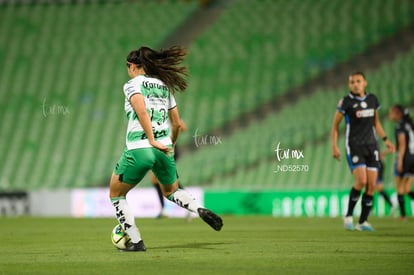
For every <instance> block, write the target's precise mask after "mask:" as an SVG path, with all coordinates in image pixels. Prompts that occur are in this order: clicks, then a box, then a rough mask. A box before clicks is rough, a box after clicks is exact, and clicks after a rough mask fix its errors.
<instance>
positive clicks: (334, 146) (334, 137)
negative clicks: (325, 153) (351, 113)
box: [331, 111, 344, 160]
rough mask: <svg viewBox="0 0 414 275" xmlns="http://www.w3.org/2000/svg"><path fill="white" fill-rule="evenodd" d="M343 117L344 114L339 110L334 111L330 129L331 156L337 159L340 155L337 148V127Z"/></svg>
mask: <svg viewBox="0 0 414 275" xmlns="http://www.w3.org/2000/svg"><path fill="white" fill-rule="evenodd" d="M343 117H344V115H343V114H342V113H341V112H339V111H336V112H335V115H334V118H333V123H332V130H331V143H332V156H333V157H334V158H335V159H337V160H339V159H340V157H341V153H340V151H339V148H338V129H339V124H340V123H341V121H342V118H343Z"/></svg>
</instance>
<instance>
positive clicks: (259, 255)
mask: <svg viewBox="0 0 414 275" xmlns="http://www.w3.org/2000/svg"><path fill="white" fill-rule="evenodd" d="M136 221H137V224H138V225H139V227H140V229H141V234H142V237H143V239H144V241H145V244H146V246H147V252H138V253H121V252H119V251H118V250H116V249H115V248H114V247H113V246H112V243H111V241H110V233H111V230H112V228H113V227H114V226H115V224H116V220H115V218H113V219H72V218H31V217H17V218H0V274H7V275H8V274H100V275H103V274H158V275H161V274H226V275H231V274H414V221H413V220H412V219H410V220H409V221H407V222H401V221H399V220H398V219H395V218H371V220H370V221H371V223H372V224H373V226H374V227H375V228H376V231H375V232H356V231H355V232H348V231H345V230H344V229H343V228H342V220H341V219H340V218H272V217H260V216H249V217H230V216H224V227H223V229H222V231H220V232H215V231H214V230H212V229H211V228H210V227H209V226H208V225H206V224H204V223H203V222H202V221H201V220H200V219H198V218H196V219H193V220H192V221H191V222H189V223H188V222H186V221H185V220H184V219H160V220H157V219H136Z"/></svg>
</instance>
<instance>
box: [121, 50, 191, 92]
mask: <svg viewBox="0 0 414 275" xmlns="http://www.w3.org/2000/svg"><path fill="white" fill-rule="evenodd" d="M186 55H187V52H186V50H185V49H184V48H182V47H180V46H173V47H170V48H168V49H165V50H164V49H161V50H159V51H156V50H153V49H151V48H149V47H145V46H143V47H140V48H139V49H138V50H134V51H131V52H130V53H129V54H128V56H127V62H129V63H133V64H135V65H136V66H138V67H142V68H144V70H145V73H146V75H148V76H150V77H155V78H158V79H160V80H161V81H163V82H164V83H165V85H166V86H167V87H168V88H169V90H170V91H171V92H172V93H174V92H176V91H178V92H184V91H185V89H186V88H187V86H188V84H187V80H186V77H187V75H188V71H187V67H185V66H183V65H180V64H181V62H182V61H183V60H184V58H185V56H186Z"/></svg>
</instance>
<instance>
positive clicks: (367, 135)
mask: <svg viewBox="0 0 414 275" xmlns="http://www.w3.org/2000/svg"><path fill="white" fill-rule="evenodd" d="M367 84H368V83H367V81H366V79H365V76H364V74H363V73H362V72H355V73H353V74H351V75H350V76H349V80H348V86H349V89H350V90H351V91H350V93H349V94H348V95H347V96H345V97H344V98H342V99H341V100H340V101H339V103H338V106H337V111H336V112H335V115H334V119H333V124H332V131H331V140H332V155H333V157H334V158H335V159H337V160H339V159H340V151H339V148H338V145H337V141H338V128H339V124H340V123H341V121H342V119H343V118H345V122H346V133H345V146H346V154H347V160H348V164H349V167H350V169H351V172H352V174H353V175H354V178H355V182H354V185H353V187H352V189H351V191H350V194H349V201H348V210H347V213H346V215H345V217H344V226H345V229H347V230H354V229H357V230H359V231H373V230H374V229H373V227H372V226H371V225H370V224H369V223H368V216H369V213H370V211H371V208H372V198H373V194H374V190H375V183H376V181H377V176H378V168H379V149H378V145H377V136H378V137H380V138H381V139H382V140H383V141H384V142H385V145H386V146H387V148H388V150H390V151H394V145H393V144H392V143H391V142H390V141H389V140H388V138H387V136H386V134H385V132H384V129H383V128H382V125H381V122H380V119H379V114H378V109H379V107H380V104H379V102H378V99H377V97H376V96H375V95H373V94H370V93H367V92H366V90H365V89H366V87H367ZM362 189H365V192H364V194H363V195H362V209H361V215H360V217H359V222H358V224H357V225H356V226H355V227H354V223H353V211H354V208H355V205H356V203H357V202H358V200H359V197H360V195H361V192H362Z"/></svg>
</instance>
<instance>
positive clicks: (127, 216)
mask: <svg viewBox="0 0 414 275" xmlns="http://www.w3.org/2000/svg"><path fill="white" fill-rule="evenodd" d="M111 202H112V205H113V206H114V207H115V213H116V219H117V220H118V222H119V224H120V225H121V226H122V229H124V231H125V232H126V233H127V234H128V236H129V237H130V238H131V241H132V242H133V243H137V242H139V241H140V240H141V234H140V233H139V229H138V227H137V226H136V224H135V217H134V215H133V214H132V213H131V211H130V209H129V206H128V203H127V201H126V199H125V197H118V198H111Z"/></svg>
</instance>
